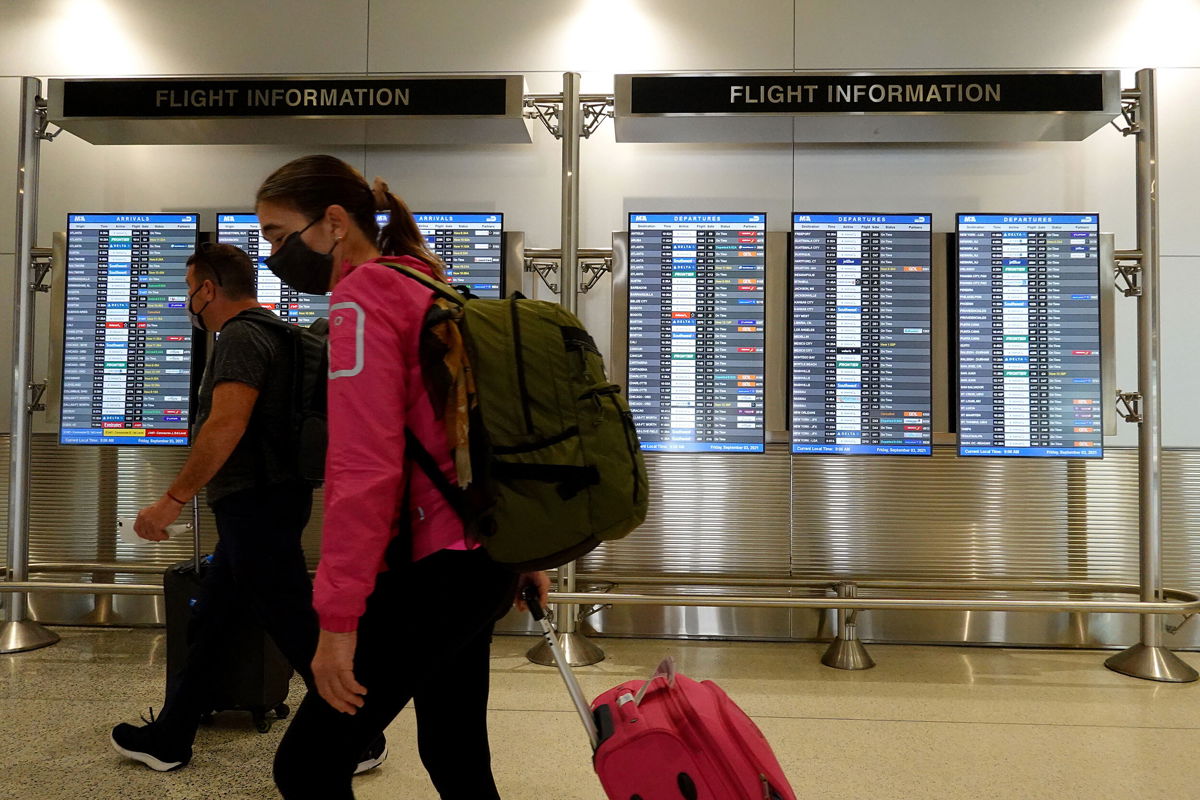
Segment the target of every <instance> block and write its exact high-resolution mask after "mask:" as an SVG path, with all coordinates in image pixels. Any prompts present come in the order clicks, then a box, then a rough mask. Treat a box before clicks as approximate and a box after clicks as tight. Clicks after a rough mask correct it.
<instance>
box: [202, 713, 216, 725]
mask: <svg viewBox="0 0 1200 800" xmlns="http://www.w3.org/2000/svg"><path fill="white" fill-rule="evenodd" d="M212 721H213V715H212V712H211V711H210V712H208V713H205V714H201V715H200V724H201V725H212Z"/></svg>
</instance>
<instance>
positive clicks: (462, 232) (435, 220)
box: [375, 211, 504, 299]
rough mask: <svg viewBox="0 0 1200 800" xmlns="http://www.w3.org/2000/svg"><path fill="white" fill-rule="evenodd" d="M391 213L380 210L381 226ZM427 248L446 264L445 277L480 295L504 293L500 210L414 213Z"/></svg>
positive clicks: (502, 216) (502, 218) (502, 221)
mask: <svg viewBox="0 0 1200 800" xmlns="http://www.w3.org/2000/svg"><path fill="white" fill-rule="evenodd" d="M390 218H391V215H390V214H389V213H388V212H386V211H380V212H379V213H378V214H377V215H376V217H375V220H376V222H378V223H379V228H380V230H383V226H385V225H387V224H388V220H389V219H390ZM413 219H415V220H416V222H417V228H418V229H419V230H420V231H421V235H422V236H423V237H425V243H426V244H427V245H429V249H430V251H431V252H432V253H433V254H434V255H436V256H437V257H438V258H440V259H441V260H442V263H443V264H445V265H446V280H447V281H449V282H450V283H452V284H454V285H456V286H467V287H469V288H470V290H471V293H472V294H475V295H478V296H479V297H483V298H490V299H499V298H500V297H503V293H504V256H503V251H504V248H503V243H502V234H503V233H504V215H503V214H458V213H434V212H420V213H414V214H413Z"/></svg>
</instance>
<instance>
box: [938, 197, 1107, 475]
mask: <svg viewBox="0 0 1200 800" xmlns="http://www.w3.org/2000/svg"><path fill="white" fill-rule="evenodd" d="M975 216H978V217H998V216H1005V217H1094V218H1095V220H1096V311H1097V314H1098V315H1099V317H1100V319H1101V321H1103V313H1102V309H1101V303H1102V300H1101V297H1100V285H1101V283H1100V270H1101V269H1102V267H1103V264H1102V263H1101V260H1100V234H1101V231H1100V214H1099V213H1092V212H1088V211H1053V212H1049V211H1040V212H1032V211H1020V212H1017V211H959V212H956V213H955V215H954V244H953V247H952V248H951V252H950V254H949V255H952V256H953V262H954V263H953V266H952V267H951V268H950V273H951V275H952V276H953V277H952V281H951V282H952V287H951V288H952V289H953V294H952V296H951V298H950V302H951V312H952V327H953V337H952V340H951V342H950V346H951V348H952V349H951V353H952V354H953V358H954V369H953V370H951V374H953V375H954V385H955V391H954V415H953V416H954V435H955V451H956V453H957V455H958V457H959V458H1031V459H1035V460H1041V459H1051V460H1053V459H1067V460H1070V461H1078V460H1084V461H1096V460H1101V459H1103V458H1104V450H1105V445H1104V416H1103V404H1104V391H1103V388H1104V385H1103V383H1100V384H1097V385H1098V386H1099V387H1100V391H1099V392H1098V394H1099V401H1100V402H1099V404H1098V405H1097V408H1099V409H1101V416H1100V419H1099V421H1098V423H1097V424H1098V426H1099V428H1100V452H1099V454H1097V455H1082V454H1081V455H1072V454H1064V455H1037V454H1034V453H988V454H980V453H964V452H963V443H962V417H961V414H962V348H961V347H960V345H959V341H960V336H961V324H960V322H959V312H960V311H961V307H960V303H959V300H960V291H959V289H960V283H959V281H960V264H959V261H960V258H959V256H960V254H961V250H960V247H961V246H962V245H961V242H962V237H961V232H962V231H961V226H962V224H963V222H962V218H963V217H975ZM1097 332H1098V333H1099V336H1098V343H1097V345H1096V354H1097V356H1098V357H1099V360H1100V365H1101V366H1100V369H1099V370H1098V377H1100V378H1101V380H1103V373H1104V368H1103V365H1104V334H1103V331H1102V330H1100V326H1099V325H1098V326H1097ZM971 446H974V445H971Z"/></svg>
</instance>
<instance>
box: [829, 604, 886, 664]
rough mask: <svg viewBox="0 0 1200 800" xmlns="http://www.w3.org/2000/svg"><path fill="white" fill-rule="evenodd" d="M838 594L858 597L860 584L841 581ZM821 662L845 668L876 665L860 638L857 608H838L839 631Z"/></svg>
mask: <svg viewBox="0 0 1200 800" xmlns="http://www.w3.org/2000/svg"><path fill="white" fill-rule="evenodd" d="M837 596H838V597H842V598H846V599H853V598H856V597H858V586H857V585H855V584H853V583H848V582H843V583H839V584H838V585H837ZM821 663H822V664H824V665H825V666H827V667H833V668H834V669H845V670H860V669H871V667H873V666H875V659H873V658H871V654H870V653H868V652H867V648H866V646H864V645H863V643H862V642H861V641H860V640H859V638H858V610H857V609H846V608H839V609H837V631H836V633H835V635H834V639H833V641H832V642H831V643H830V644H829V649H828V650H826V651H825V655H823V656H821Z"/></svg>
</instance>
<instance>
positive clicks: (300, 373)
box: [241, 314, 329, 486]
mask: <svg viewBox="0 0 1200 800" xmlns="http://www.w3.org/2000/svg"><path fill="white" fill-rule="evenodd" d="M241 319H244V320H249V321H251V322H254V323H256V324H260V325H264V326H266V327H269V328H271V329H272V330H277V331H282V332H283V333H284V334H286V337H287V338H286V340H287V341H288V342H290V343H291V364H292V403H291V420H290V425H289V426H288V427H289V430H290V431H291V436H290V437H289V441H290V443H291V450H290V451H289V452H288V453H287V458H288V461H289V463H292V464H294V465H295V467H296V475H297V476H298V477H299V478H301V479H303V480H304V481H307V482H308V483H309V484H310V485H312V486H320V485H321V484H322V483H324V482H325V451H326V448H327V446H328V431H329V423H328V418H327V408H328V406H327V403H326V397H325V384H326V383H327V381H328V379H329V320H327V319H325V318H324V317H322V318H320V319H317V320H315V321H313V323H312V324H311V325H309V326H308V327H307V328H302V327H300V326H299V325H293V324H291V323H290V322H285V321H283V320H282V319H280V318H279V317H277V316H275V315H274V314H271V315H269V316H268V315H266V314H247V315H246V316H244V317H241Z"/></svg>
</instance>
